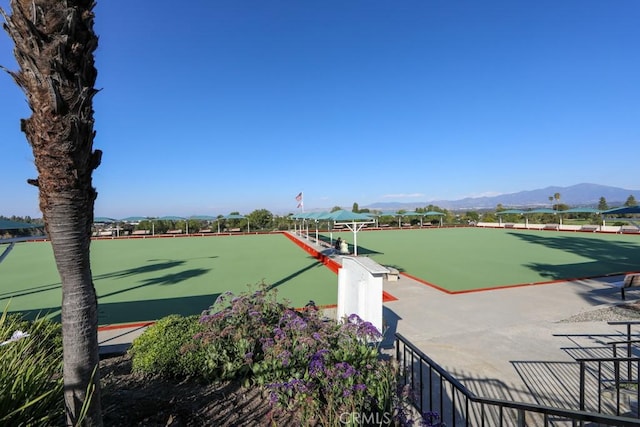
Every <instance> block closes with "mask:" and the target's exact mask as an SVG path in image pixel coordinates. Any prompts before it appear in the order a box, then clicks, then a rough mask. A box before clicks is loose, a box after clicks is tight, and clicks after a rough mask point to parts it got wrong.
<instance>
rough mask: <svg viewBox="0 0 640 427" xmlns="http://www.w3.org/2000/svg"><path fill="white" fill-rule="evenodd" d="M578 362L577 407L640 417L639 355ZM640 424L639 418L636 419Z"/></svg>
mask: <svg viewBox="0 0 640 427" xmlns="http://www.w3.org/2000/svg"><path fill="white" fill-rule="evenodd" d="M576 361H577V362H578V363H579V364H580V398H579V401H580V410H582V411H592V412H598V413H602V414H612V415H625V416H633V417H636V418H640V413H639V412H638V402H640V371H639V369H638V368H639V367H640V358H637V357H613V358H589V359H576ZM636 423H637V425H640V420H636Z"/></svg>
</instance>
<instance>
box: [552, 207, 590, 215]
mask: <svg viewBox="0 0 640 427" xmlns="http://www.w3.org/2000/svg"><path fill="white" fill-rule="evenodd" d="M559 213H590V214H599V213H600V211H599V210H598V209H595V208H571V209H567V210H565V211H559Z"/></svg>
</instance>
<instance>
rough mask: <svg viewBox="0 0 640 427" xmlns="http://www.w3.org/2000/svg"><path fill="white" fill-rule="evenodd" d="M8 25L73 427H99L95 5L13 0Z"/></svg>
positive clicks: (57, 0)
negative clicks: (54, 276) (52, 272)
mask: <svg viewBox="0 0 640 427" xmlns="http://www.w3.org/2000/svg"><path fill="white" fill-rule="evenodd" d="M10 6H11V14H10V15H7V14H6V13H5V12H4V11H2V10H0V12H2V15H3V16H4V19H5V24H4V28H5V30H6V31H7V32H8V33H9V36H10V37H11V38H12V39H13V41H14V44H15V48H14V54H15V57H16V59H17V62H18V65H19V70H18V71H17V72H11V71H8V72H9V73H10V74H11V75H12V77H13V78H14V80H15V81H16V83H17V84H18V85H19V86H20V87H21V88H22V90H23V91H24V92H25V94H26V97H27V100H28V103H29V107H30V108H31V111H32V115H31V117H30V118H28V119H24V120H22V121H21V128H22V130H23V132H24V133H25V135H26V138H27V141H28V142H29V144H30V145H31V147H32V149H33V154H34V159H35V165H36V168H37V170H38V178H37V179H36V180H29V182H30V183H32V184H34V185H37V186H38V187H39V199H40V210H41V211H42V214H43V218H44V221H45V229H46V231H47V234H48V236H49V238H50V240H51V245H52V248H53V253H54V257H55V260H56V265H57V268H58V272H59V273H60V278H61V281H62V332H63V347H64V385H65V392H64V394H65V396H64V398H65V409H66V423H67V424H68V425H77V424H78V423H79V421H80V417H81V409H82V406H83V404H85V402H86V404H87V405H88V407H87V408H88V411H87V412H86V416H85V418H84V420H83V421H82V423H83V424H85V425H102V418H101V407H100V387H99V375H98V370H97V366H98V362H99V359H98V338H97V326H98V316H97V298H96V292H95V288H94V285H93V281H92V276H91V265H90V262H89V259H90V256H89V255H90V253H89V246H90V242H91V225H92V223H93V208H94V201H95V198H96V195H97V193H96V191H95V189H94V188H93V186H92V181H91V179H92V172H93V170H94V169H95V168H96V167H97V166H98V164H99V163H100V156H101V152H100V151H99V150H96V151H93V139H94V136H95V132H94V130H93V124H94V119H93V102H92V99H93V96H94V95H95V93H96V92H97V91H96V90H95V89H94V84H95V81H96V76H97V71H96V69H95V66H94V58H93V52H94V50H95V49H96V47H97V45H98V38H97V36H96V35H95V33H94V31H93V17H94V16H93V12H92V9H93V7H94V2H93V1H82V0H11V2H10Z"/></svg>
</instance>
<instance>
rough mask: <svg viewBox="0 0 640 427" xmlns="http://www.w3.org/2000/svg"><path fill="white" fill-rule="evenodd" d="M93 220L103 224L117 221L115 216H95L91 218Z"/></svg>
mask: <svg viewBox="0 0 640 427" xmlns="http://www.w3.org/2000/svg"><path fill="white" fill-rule="evenodd" d="M93 222H94V224H95V223H103V224H108V223H112V222H118V220H117V219H115V218H109V217H106V216H97V217H95V218H93Z"/></svg>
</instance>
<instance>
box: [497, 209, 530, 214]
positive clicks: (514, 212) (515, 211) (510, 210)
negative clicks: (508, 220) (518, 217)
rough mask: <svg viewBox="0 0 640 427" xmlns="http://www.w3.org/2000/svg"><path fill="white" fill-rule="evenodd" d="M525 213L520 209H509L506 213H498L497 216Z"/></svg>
mask: <svg viewBox="0 0 640 427" xmlns="http://www.w3.org/2000/svg"><path fill="white" fill-rule="evenodd" d="M524 212H525V211H523V210H520V209H507V210H506V211H500V212H496V215H509V214H523V213H524Z"/></svg>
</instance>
